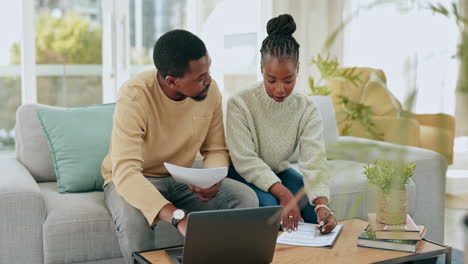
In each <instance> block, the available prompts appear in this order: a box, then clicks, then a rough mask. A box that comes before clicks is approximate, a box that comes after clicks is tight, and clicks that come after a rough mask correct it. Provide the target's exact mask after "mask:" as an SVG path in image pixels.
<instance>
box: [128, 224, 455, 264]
mask: <svg viewBox="0 0 468 264" xmlns="http://www.w3.org/2000/svg"><path fill="white" fill-rule="evenodd" d="M340 224H343V225H344V226H343V230H342V231H341V234H340V235H339V237H338V239H337V241H336V242H335V245H334V246H333V247H332V248H314V247H300V246H289V245H282V244H277V245H276V249H275V255H274V257H273V262H272V263H404V262H407V261H415V260H422V259H426V258H430V257H435V256H438V255H442V254H445V263H451V258H452V248H451V247H447V246H444V245H439V244H436V243H434V242H431V241H427V240H423V241H422V242H421V244H420V246H419V248H418V250H417V252H416V253H407V252H399V251H391V250H381V249H373V248H363V247H358V246H357V238H358V237H359V235H360V234H361V232H362V231H363V230H364V229H365V228H366V226H367V222H364V221H361V220H358V219H352V220H346V221H342V222H340ZM134 259H135V261H136V263H161V264H171V263H172V262H171V260H170V259H169V258H168V257H167V255H166V254H165V252H164V250H163V249H158V250H152V251H145V252H136V253H134Z"/></svg>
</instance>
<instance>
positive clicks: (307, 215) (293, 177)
mask: <svg viewBox="0 0 468 264" xmlns="http://www.w3.org/2000/svg"><path fill="white" fill-rule="evenodd" d="M277 175H278V177H279V178H280V179H281V182H282V184H283V185H284V186H285V187H286V188H288V190H290V191H291V192H292V194H294V195H295V194H296V193H297V192H299V191H300V190H301V189H302V188H303V187H304V182H303V180H302V174H300V173H299V172H298V171H296V170H295V169H293V168H289V169H287V170H285V171H282V172H280V173H278V174H277ZM228 177H229V178H231V179H234V180H236V181H240V182H242V183H244V184H247V185H248V186H249V187H250V188H252V189H253V190H254V191H255V193H256V194H257V196H258V200H259V202H260V207H261V206H272V205H279V204H280V203H279V200H278V198H276V196H274V195H273V194H271V193H270V192H264V191H262V190H260V189H259V188H258V187H257V186H255V185H253V184H251V183H248V182H247V181H246V180H245V179H244V178H243V177H241V176H240V175H239V173H238V172H237V171H236V169H234V167H232V166H231V167H229V173H228ZM298 206H299V210H301V216H302V218H303V219H304V221H305V222H307V223H314V224H316V223H317V215H316V214H315V211H314V208H315V206H313V205H311V204H310V203H309V199H308V198H307V196H305V195H304V196H303V197H302V198H301V199H300V200H299V201H298Z"/></svg>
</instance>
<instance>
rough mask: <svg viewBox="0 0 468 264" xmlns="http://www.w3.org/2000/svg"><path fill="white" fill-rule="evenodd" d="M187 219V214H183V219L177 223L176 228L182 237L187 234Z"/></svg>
mask: <svg viewBox="0 0 468 264" xmlns="http://www.w3.org/2000/svg"><path fill="white" fill-rule="evenodd" d="M187 219H188V216H185V217H184V219H182V220H180V221H179V224H178V225H177V229H178V230H179V232H180V233H181V234H182V235H183V236H184V237H185V235H186V234H187Z"/></svg>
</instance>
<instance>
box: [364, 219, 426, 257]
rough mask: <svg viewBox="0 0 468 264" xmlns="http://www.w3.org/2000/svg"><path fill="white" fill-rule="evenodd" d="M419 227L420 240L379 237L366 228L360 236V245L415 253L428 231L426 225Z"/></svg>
mask: <svg viewBox="0 0 468 264" xmlns="http://www.w3.org/2000/svg"><path fill="white" fill-rule="evenodd" d="M418 228H420V229H421V231H420V232H419V236H420V239H418V240H400V239H377V238H376V237H375V235H374V232H373V231H368V230H367V229H368V228H366V230H364V231H363V232H362V233H361V235H360V236H359V238H358V246H360V247H368V248H377V249H386V250H396V251H404V252H411V253H414V252H416V250H417V249H418V245H419V243H420V241H421V239H422V238H423V237H424V235H425V233H426V227H425V226H423V225H420V226H418Z"/></svg>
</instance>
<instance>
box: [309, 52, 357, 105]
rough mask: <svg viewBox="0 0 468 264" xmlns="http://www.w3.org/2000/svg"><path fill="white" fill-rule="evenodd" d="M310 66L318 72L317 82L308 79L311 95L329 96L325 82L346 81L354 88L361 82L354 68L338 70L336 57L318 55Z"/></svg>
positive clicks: (311, 78) (310, 78)
mask: <svg viewBox="0 0 468 264" xmlns="http://www.w3.org/2000/svg"><path fill="white" fill-rule="evenodd" d="M312 64H313V65H315V66H316V67H317V69H318V70H319V72H320V78H318V79H317V80H315V79H314V78H313V77H309V87H310V90H311V94H312V95H324V96H326V95H329V94H330V91H329V90H328V87H327V86H326V85H325V84H324V82H325V81H331V80H342V81H348V82H351V83H352V84H353V85H354V86H356V87H357V86H358V85H359V83H360V81H361V79H360V78H359V74H358V73H356V68H350V69H344V70H343V69H340V68H339V63H338V59H337V58H336V57H330V55H327V56H326V57H323V56H322V55H321V54H318V55H317V56H316V57H315V58H313V59H312Z"/></svg>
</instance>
